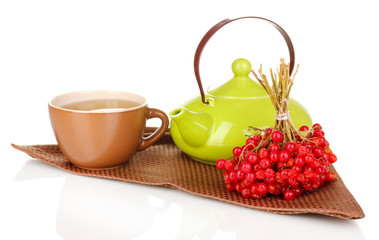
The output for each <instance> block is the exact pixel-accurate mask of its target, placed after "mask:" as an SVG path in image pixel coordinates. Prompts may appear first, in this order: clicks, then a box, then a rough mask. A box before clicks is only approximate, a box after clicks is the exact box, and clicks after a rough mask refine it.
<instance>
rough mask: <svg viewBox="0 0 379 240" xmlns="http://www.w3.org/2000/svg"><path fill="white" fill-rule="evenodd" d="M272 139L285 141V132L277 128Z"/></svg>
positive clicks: (277, 141) (278, 141)
mask: <svg viewBox="0 0 379 240" xmlns="http://www.w3.org/2000/svg"><path fill="white" fill-rule="evenodd" d="M271 139H272V141H273V142H276V143H280V142H282V141H283V133H282V132H281V131H278V130H276V131H274V132H273V133H272V134H271Z"/></svg>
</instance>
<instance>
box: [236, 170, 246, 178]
mask: <svg viewBox="0 0 379 240" xmlns="http://www.w3.org/2000/svg"><path fill="white" fill-rule="evenodd" d="M237 179H238V180H244V179H245V173H243V172H242V171H241V170H238V171H237Z"/></svg>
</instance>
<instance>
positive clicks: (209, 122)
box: [170, 58, 312, 164]
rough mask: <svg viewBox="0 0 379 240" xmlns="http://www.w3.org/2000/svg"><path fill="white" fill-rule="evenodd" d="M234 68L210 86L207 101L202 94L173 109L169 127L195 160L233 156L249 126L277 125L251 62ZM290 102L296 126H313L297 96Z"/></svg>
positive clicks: (212, 161)
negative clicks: (220, 82)
mask: <svg viewBox="0 0 379 240" xmlns="http://www.w3.org/2000/svg"><path fill="white" fill-rule="evenodd" d="M232 70H233V73H234V77H233V78H232V79H231V80H230V81H228V82H227V83H225V84H223V85H221V86H220V87H217V88H215V89H212V90H208V93H207V94H206V100H208V101H209V104H208V105H206V104H204V103H203V102H202V101H201V97H200V96H199V97H196V98H193V99H191V100H189V101H188V102H186V103H184V104H183V105H182V106H181V107H180V108H177V109H174V110H172V111H171V112H170V117H171V119H172V122H171V130H170V131H171V136H172V138H173V140H174V142H175V144H176V145H177V146H178V147H179V148H180V149H181V150H182V151H183V152H184V153H186V154H188V155H189V156H190V157H191V158H193V159H195V160H198V161H201V162H205V163H209V164H216V161H217V160H218V159H219V158H229V157H230V156H232V150H233V148H234V147H235V146H242V145H244V144H245V141H246V139H247V137H246V136H245V135H246V134H248V133H249V132H248V131H247V129H248V127H249V126H254V127H258V128H267V127H273V125H274V122H275V109H274V106H273V105H272V102H271V99H270V98H269V96H268V95H267V93H266V92H265V90H264V89H263V88H262V87H261V86H260V85H259V84H258V83H257V82H255V81H254V80H252V79H251V78H250V77H249V73H250V70H251V64H250V62H249V61H248V60H245V59H241V58H240V59H237V60H235V61H234V62H233V64H232ZM289 103H290V106H289V111H290V115H291V118H292V121H293V123H294V125H295V127H296V128H299V127H300V126H302V125H308V126H311V125H312V120H311V117H310V115H309V114H308V112H307V111H306V110H305V108H304V107H303V106H302V105H301V104H300V103H299V102H297V101H295V100H294V99H290V101H289Z"/></svg>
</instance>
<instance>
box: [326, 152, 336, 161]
mask: <svg viewBox="0 0 379 240" xmlns="http://www.w3.org/2000/svg"><path fill="white" fill-rule="evenodd" d="M328 161H329V163H335V162H336V161H337V156H336V155H334V153H331V154H329V159H328Z"/></svg>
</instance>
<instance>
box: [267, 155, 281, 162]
mask: <svg viewBox="0 0 379 240" xmlns="http://www.w3.org/2000/svg"><path fill="white" fill-rule="evenodd" d="M269 158H270V160H271V161H272V162H274V163H276V162H278V161H279V153H277V152H272V153H270V155H269Z"/></svg>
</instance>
